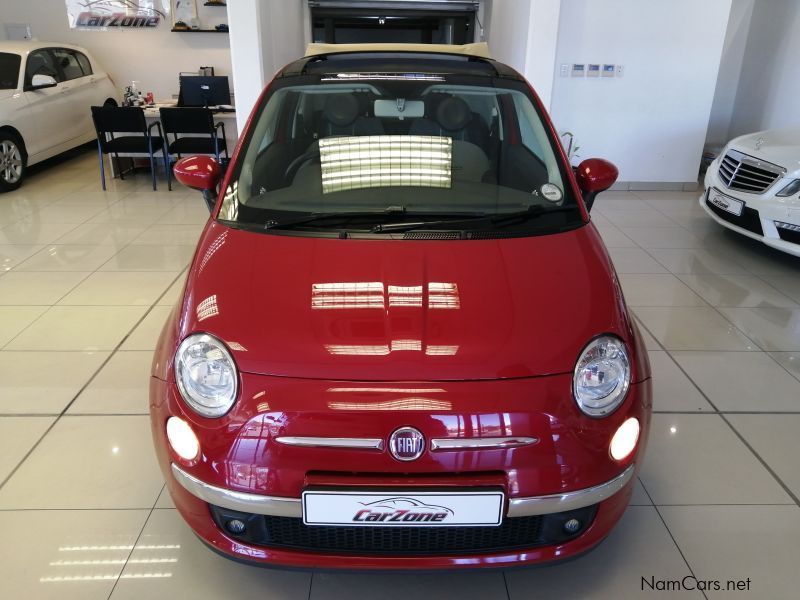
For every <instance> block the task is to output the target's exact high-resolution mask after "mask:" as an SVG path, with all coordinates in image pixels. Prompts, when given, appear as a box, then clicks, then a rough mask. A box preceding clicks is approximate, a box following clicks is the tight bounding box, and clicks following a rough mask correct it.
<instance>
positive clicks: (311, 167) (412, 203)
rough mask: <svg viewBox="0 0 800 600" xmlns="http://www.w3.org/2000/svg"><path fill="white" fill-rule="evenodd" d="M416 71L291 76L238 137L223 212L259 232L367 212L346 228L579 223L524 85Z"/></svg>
mask: <svg viewBox="0 0 800 600" xmlns="http://www.w3.org/2000/svg"><path fill="white" fill-rule="evenodd" d="M412 75H413V74H412ZM412 75H409V74H400V75H397V76H394V77H392V76H391V75H385V74H382V75H376V76H370V75H368V74H354V75H353V76H348V74H344V75H339V76H338V77H336V78H335V79H333V80H332V81H326V80H324V79H323V80H322V81H320V80H319V79H314V80H313V81H310V82H309V83H308V84H306V85H300V84H298V83H297V82H298V79H300V78H297V79H295V80H294V85H292V83H293V82H292V80H291V79H288V80H287V83H285V84H284V85H283V86H282V87H279V89H276V90H275V91H273V92H272V93H271V94H270V96H269V97H268V99H267V101H266V104H265V105H264V106H263V108H262V109H261V110H260V112H259V113H257V116H256V121H255V126H254V128H253V130H252V133H251V135H250V136H249V137H248V139H246V140H244V141H243V148H242V152H241V158H240V160H239V164H238V165H235V166H234V169H235V171H234V178H233V181H232V184H231V187H230V188H229V189H228V190H227V191H226V192H227V193H226V195H225V200H224V202H223V206H222V211H221V212H220V217H219V218H220V219H221V220H223V221H232V222H236V223H239V224H243V225H251V226H254V227H260V228H261V230H262V231H263V230H264V229H265V224H266V225H267V227H266V228H267V229H270V228H273V227H275V225H274V224H276V223H277V227H278V228H279V226H280V224H281V223H287V222H289V221H296V220H297V219H303V218H304V216H310V217H317V216H319V215H325V216H326V218H325V219H323V220H319V221H318V222H317V223H315V224H313V227H314V228H316V229H326V228H327V229H329V230H330V229H341V228H342V226H343V223H345V221H344V220H340V221H337V219H336V218H328V217H335V216H336V215H337V214H338V215H342V214H343V213H345V214H347V213H349V214H350V215H353V214H356V213H357V214H359V215H365V213H367V214H366V215H365V220H364V221H362V222H358V223H357V222H353V223H350V222H348V223H347V224H346V226H345V228H346V229H348V230H349V229H354V230H359V229H362V230H363V229H367V230H368V231H374V227H375V225H376V223H381V222H385V223H394V224H395V225H398V226H402V221H408V222H409V223H413V222H414V221H421V220H422V219H421V218H420V215H426V216H432V217H431V218H432V220H433V221H434V222H436V225H437V227H436V228H437V229H442V228H444V229H447V228H448V227H447V225H446V224H445V223H444V222H443V220H452V221H453V222H454V223H455V221H456V218H457V217H460V218H461V221H459V224H458V229H460V230H463V229H464V227H465V224H464V221H465V218H466V219H467V220H468V219H473V218H474V219H475V220H474V221H473V224H474V227H473V224H470V228H486V227H489V228H492V227H494V226H495V225H496V224H497V223H499V222H501V221H502V222H503V223H504V224H503V228H504V229H506V228H507V229H508V230H513V229H517V230H519V231H521V232H524V231H533V230H534V229H535V230H536V232H537V234H541V233H542V229H543V228H544V229H545V230H548V227H549V230H548V231H546V232H555V231H563V230H564V228H565V227H569V226H579V225H580V224H582V222H583V221H582V219H583V217H582V213H581V211H580V209H579V206H578V203H577V201H576V199H575V198H574V197H573V195H572V192H571V190H570V186H569V185H568V183H567V182H568V179H567V177H566V175H565V173H566V172H565V170H564V169H565V168H566V167H565V166H564V165H562V164H561V161H559V159H558V158H557V154H556V152H555V151H554V147H555V144H557V143H558V142H557V141H554V140H553V139H551V136H550V134H548V129H547V127H545V124H544V122H543V120H542V117H541V115H540V113H539V111H538V109H537V108H536V106H535V105H534V101H533V99H532V97H531V95H530V93H529V92H528V90H527V88H526V86H524V85H523V84H519V83H518V82H512V81H509V82H504V81H502V80H497V79H495V80H490V79H488V78H486V80H485V81H486V83H485V84H481V83H480V80H477V79H476V78H474V77H470V78H466V77H463V78H461V77H458V76H444V75H426V74H418V75H415V76H412ZM348 78H349V79H351V80H352V81H347V82H342V79H348ZM305 79H306V80H307V81H308V80H310V79H313V78H310V77H309V78H305ZM545 213H546V214H545ZM517 214H520V215H521V216H520V218H519V219H514V218H513V217H514V215H517ZM371 215H374V218H371ZM387 215H388V216H387ZM530 215H533V217H531V218H528V217H529V216H530ZM504 217H505V218H504ZM534 217H535V218H534ZM539 217H542V218H539ZM381 219H383V220H382V221H381ZM481 219H482V220H481ZM398 221H400V223H398ZM378 229H380V228H378Z"/></svg>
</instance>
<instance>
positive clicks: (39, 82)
mask: <svg viewBox="0 0 800 600" xmlns="http://www.w3.org/2000/svg"><path fill="white" fill-rule="evenodd" d="M57 85H58V82H57V81H56V78H55V77H51V76H50V75H41V74H37V75H34V76H33V78H32V79H31V84H30V85H29V86H28V89H29V90H43V89H45V88H51V87H56V86H57Z"/></svg>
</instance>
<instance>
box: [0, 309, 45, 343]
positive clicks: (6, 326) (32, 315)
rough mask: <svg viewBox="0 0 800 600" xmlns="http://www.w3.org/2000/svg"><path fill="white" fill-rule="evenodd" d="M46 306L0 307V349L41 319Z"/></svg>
mask: <svg viewBox="0 0 800 600" xmlns="http://www.w3.org/2000/svg"><path fill="white" fill-rule="evenodd" d="M46 310H47V307H46V306H0V348H3V347H4V346H6V345H7V344H8V342H10V341H11V340H13V339H14V338H15V337H16V336H17V335H18V334H19V333H20V332H21V331H23V330H24V329H25V328H26V327H28V326H30V324H31V323H33V322H34V321H36V319H38V318H39V317H41V316H42V315H43V314H44V312H45V311H46Z"/></svg>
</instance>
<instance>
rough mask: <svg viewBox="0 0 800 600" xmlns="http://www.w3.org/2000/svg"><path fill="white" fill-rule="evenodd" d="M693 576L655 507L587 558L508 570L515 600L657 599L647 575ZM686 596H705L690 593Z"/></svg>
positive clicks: (635, 509)
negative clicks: (645, 583)
mask: <svg viewBox="0 0 800 600" xmlns="http://www.w3.org/2000/svg"><path fill="white" fill-rule="evenodd" d="M689 574H690V571H689V567H688V566H687V565H686V563H685V562H684V561H683V558H682V557H681V555H680V552H679V551H678V548H677V547H676V546H675V542H673V541H672V538H671V537H670V535H669V532H668V531H667V528H666V527H664V523H663V522H662V521H661V518H660V517H659V516H658V513H656V510H655V508H653V507H648V506H630V507H628V510H627V511H626V512H625V515H624V516H623V517H622V520H621V521H620V523H619V525H618V526H617V528H616V529H614V530H613V531H612V532H611V535H609V537H608V539H606V540H605V541H604V542H603V543H602V544H600V546H598V547H597V548H595V549H594V550H593V551H591V552H589V553H588V554H587V555H585V556H582V557H581V558H578V559H577V560H573V561H570V562H566V563H564V564H561V565H556V566H553V567H547V568H541V569H526V570H519V571H513V570H512V571H508V572H507V573H506V581H507V582H508V593H509V597H510V598H511V599H512V600H517V599H519V600H523V599H526V600H527V599H528V598H532V597H537V598H539V597H540V598H626V599H627V598H652V597H653V594H654V592H652V591H650V590H649V589H645V590H643V589H642V581H641V579H642V577H648V578H649V577H654V578H656V579H663V580H674V579H682V578H683V577H685V576H687V575H689ZM315 580H316V578H315ZM534 594H535V596H534ZM659 597H662V596H661V595H659ZM663 597H665V598H666V597H669V596H668V595H664V596H663ZM680 597H681V598H702V597H703V596H702V594H700V593H699V592H698V593H691V592H687V593H682V594H681V595H680Z"/></svg>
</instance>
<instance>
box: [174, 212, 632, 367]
mask: <svg viewBox="0 0 800 600" xmlns="http://www.w3.org/2000/svg"><path fill="white" fill-rule="evenodd" d="M198 331H205V332H208V333H212V334H214V335H216V336H217V337H219V338H220V339H222V340H224V341H225V343H226V344H227V345H228V346H229V347H230V349H231V351H232V352H233V354H234V356H235V358H236V361H237V364H238V365H239V368H240V369H241V370H242V371H244V372H248V373H258V374H264V375H277V376H287V377H303V378H314V379H337V380H360V381H366V380H372V381H408V380H416V381H420V380H464V379H497V378H512V377H531V376H539V375H547V374H553V373H565V372H571V371H572V370H573V368H574V365H575V361H576V359H577V357H578V354H579V353H580V351H581V349H582V348H583V347H584V346H585V345H586V343H587V342H588V341H589V340H590V339H591V338H592V337H594V336H596V335H598V334H600V333H604V332H614V333H617V334H618V335H620V336H621V337H622V338H623V339H625V340H626V341H627V342H628V343H629V344H631V343H633V341H632V335H633V334H632V332H631V330H630V324H629V322H628V318H627V313H626V311H625V307H624V302H623V301H622V296H621V293H620V291H619V286H618V284H617V282H616V277H615V275H614V272H613V269H612V267H611V263H610V261H609V259H608V256H607V254H606V251H605V248H604V246H603V244H602V242H601V241H600V237H599V236H598V234H597V231H596V230H595V228H594V226H593V225H589V226H586V227H581V228H580V229H577V230H574V231H571V232H567V233H560V234H555V235H546V236H538V237H528V238H512V239H505V240H483V241H474V240H469V241H408V240H402V241H401V240H386V241H382V240H358V239H345V240H338V239H330V238H326V239H320V238H311V237H297V236H281V235H268V234H260V233H251V232H246V231H241V230H234V229H230V228H227V227H225V226H222V225H220V224H217V223H213V222H212V223H210V224H209V225H208V227H207V228H206V231H205V233H204V235H203V237H202V239H201V240H200V244H199V246H198V250H197V254H196V255H195V260H194V263H193V265H192V270H191V273H190V276H189V282H188V284H187V291H186V296H185V298H184V304H183V317H182V319H181V322H180V336H181V338H182V337H183V336H185V335H188V334H189V333H192V332H198Z"/></svg>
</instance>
